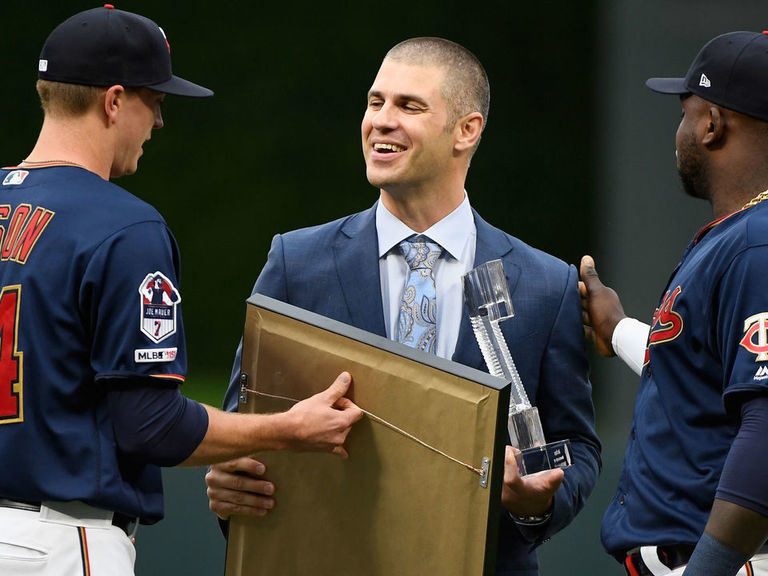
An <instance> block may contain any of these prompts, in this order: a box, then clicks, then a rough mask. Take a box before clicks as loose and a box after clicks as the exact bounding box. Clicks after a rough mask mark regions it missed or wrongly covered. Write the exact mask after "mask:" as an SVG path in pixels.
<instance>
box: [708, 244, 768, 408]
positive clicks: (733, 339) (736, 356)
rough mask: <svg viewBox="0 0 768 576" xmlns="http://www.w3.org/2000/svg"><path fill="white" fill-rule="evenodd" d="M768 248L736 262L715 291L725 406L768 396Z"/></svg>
mask: <svg viewBox="0 0 768 576" xmlns="http://www.w3.org/2000/svg"><path fill="white" fill-rule="evenodd" d="M767 266H768V246H757V247H752V248H749V249H747V250H745V251H743V252H741V253H740V254H739V255H737V256H736V258H735V259H734V260H733V262H732V264H731V266H730V267H729V268H728V271H727V273H726V274H725V275H724V276H723V279H722V281H721V282H720V285H719V286H717V287H716V290H717V294H716V301H717V304H718V312H717V321H716V325H717V334H716V338H717V340H718V346H717V347H718V348H719V349H720V351H721V354H722V362H723V389H724V395H725V396H724V397H725V399H726V403H728V401H729V398H730V399H732V398H733V397H734V395H735V394H736V393H739V392H764V393H768V290H766V289H765V286H764V284H763V283H764V281H765V276H764V274H765V270H766V267H767Z"/></svg>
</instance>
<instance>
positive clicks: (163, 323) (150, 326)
mask: <svg viewBox="0 0 768 576" xmlns="http://www.w3.org/2000/svg"><path fill="white" fill-rule="evenodd" d="M139 294H140V295H141V296H140V298H141V331H142V332H143V333H144V334H146V335H147V336H148V337H149V339H150V340H152V341H153V342H160V341H161V340H163V339H165V338H167V337H168V336H170V335H171V334H173V333H174V332H176V305H177V304H178V303H179V302H181V296H179V292H178V291H177V290H176V288H175V287H174V286H173V284H172V283H171V281H170V280H168V278H167V277H166V276H165V274H163V273H162V272H159V271H158V272H155V273H153V274H147V275H146V277H145V278H144V280H142V282H141V284H140V285H139Z"/></svg>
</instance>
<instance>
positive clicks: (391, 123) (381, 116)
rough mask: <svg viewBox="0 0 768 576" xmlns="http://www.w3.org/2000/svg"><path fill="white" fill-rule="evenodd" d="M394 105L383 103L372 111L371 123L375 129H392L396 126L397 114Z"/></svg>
mask: <svg viewBox="0 0 768 576" xmlns="http://www.w3.org/2000/svg"><path fill="white" fill-rule="evenodd" d="M395 111H396V110H395V107H394V106H392V105H391V104H389V103H388V102H387V103H384V104H383V105H382V106H381V108H379V109H378V110H374V111H372V112H371V113H372V115H373V116H372V117H371V125H372V126H373V127H374V128H375V129H376V130H393V129H394V128H396V127H397V115H396V114H395Z"/></svg>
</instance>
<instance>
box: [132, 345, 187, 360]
mask: <svg viewBox="0 0 768 576" xmlns="http://www.w3.org/2000/svg"><path fill="white" fill-rule="evenodd" d="M177 354H178V350H177V348H145V349H142V350H134V351H133V360H134V362H136V363H137V364H147V363H154V362H173V361H174V360H176V355H177Z"/></svg>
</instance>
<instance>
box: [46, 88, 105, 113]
mask: <svg viewBox="0 0 768 576" xmlns="http://www.w3.org/2000/svg"><path fill="white" fill-rule="evenodd" d="M102 92H104V88H101V87H98V86H82V85H80V84H66V83H64V82H53V81H51V80H38V81H37V94H38V96H40V104H41V105H42V107H43V111H44V112H45V114H46V115H50V116H82V115H83V114H85V113H86V112H87V111H88V110H89V109H90V108H91V106H93V105H94V103H95V102H96V100H97V98H98V97H99V95H100V94H101V93H102Z"/></svg>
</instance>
